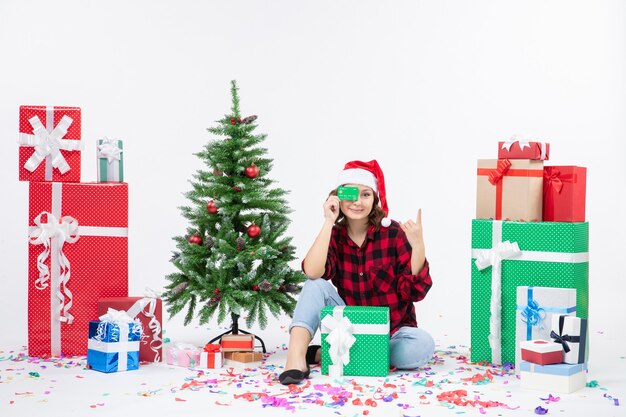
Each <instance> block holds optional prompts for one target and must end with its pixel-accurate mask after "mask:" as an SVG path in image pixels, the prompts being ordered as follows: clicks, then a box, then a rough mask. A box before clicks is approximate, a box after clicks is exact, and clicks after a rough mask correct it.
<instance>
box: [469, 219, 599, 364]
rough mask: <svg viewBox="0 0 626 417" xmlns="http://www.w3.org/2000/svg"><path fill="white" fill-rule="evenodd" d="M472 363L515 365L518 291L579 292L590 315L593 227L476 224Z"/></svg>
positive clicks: (582, 310) (579, 307)
mask: <svg viewBox="0 0 626 417" xmlns="http://www.w3.org/2000/svg"><path fill="white" fill-rule="evenodd" d="M471 268H472V284H471V304H472V308H471V360H472V361H473V362H480V361H487V362H490V363H493V364H503V363H507V362H511V363H513V362H515V325H516V309H517V302H516V297H517V287H518V286H534V287H555V288H575V289H576V315H577V316H578V317H581V318H587V315H588V311H589V223H587V222H582V223H558V222H510V221H495V220H478V219H474V220H472V266H471Z"/></svg>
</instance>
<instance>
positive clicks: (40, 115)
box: [18, 106, 82, 182]
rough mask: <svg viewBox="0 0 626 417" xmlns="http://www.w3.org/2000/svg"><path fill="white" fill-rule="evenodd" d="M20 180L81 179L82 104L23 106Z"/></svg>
mask: <svg viewBox="0 0 626 417" xmlns="http://www.w3.org/2000/svg"><path fill="white" fill-rule="evenodd" d="M19 123H20V126H19V135H18V142H19V180H20V181H56V182H80V157H81V147H82V145H81V141H80V139H81V133H80V130H81V117H80V108H79V107H60V106H20V115H19Z"/></svg>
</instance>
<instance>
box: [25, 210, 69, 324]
mask: <svg viewBox="0 0 626 417" xmlns="http://www.w3.org/2000/svg"><path fill="white" fill-rule="evenodd" d="M44 216H45V217H46V220H45V221H44V220H43V217H44ZM33 222H34V223H35V229H34V230H33V231H32V232H31V233H30V244H31V245H43V247H44V250H43V252H42V253H40V254H39V256H38V257H37V269H38V270H39V278H37V280H36V281H35V288H37V289H38V290H43V289H45V288H47V287H48V280H49V279H50V269H49V268H48V266H47V265H46V263H45V262H46V260H47V259H48V256H54V257H56V259H55V261H56V262H58V264H59V269H60V276H59V288H53V289H52V291H54V292H55V295H56V297H57V298H58V299H59V302H60V305H59V310H58V311H57V313H58V318H59V320H60V321H61V322H67V323H68V324H72V321H73V320H74V316H72V315H71V314H70V313H69V310H70V308H71V307H72V298H73V297H72V292H71V291H70V290H69V289H68V288H67V283H68V281H69V280H70V272H71V270H70V261H69V260H68V259H67V257H66V256H65V254H64V253H63V245H64V244H65V242H67V243H75V242H76V241H78V239H79V237H80V236H79V234H78V221H77V220H76V219H75V218H73V217H71V216H63V217H61V221H60V222H59V220H58V219H57V218H56V216H55V215H53V214H52V213H48V212H46V211H44V212H41V213H40V214H39V215H38V216H37V217H35V219H34V220H33ZM53 239H55V240H56V244H54V243H55V241H54V240H53ZM53 244H54V246H53ZM51 252H53V253H52V255H50V254H51ZM66 297H67V299H68V301H67V303H66V302H65V298H66Z"/></svg>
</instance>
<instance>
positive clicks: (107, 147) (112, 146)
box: [98, 137, 123, 164]
mask: <svg viewBox="0 0 626 417" xmlns="http://www.w3.org/2000/svg"><path fill="white" fill-rule="evenodd" d="M118 143H119V142H118V140H117V139H108V138H106V137H105V138H104V139H102V143H101V144H99V145H98V158H106V159H107V162H108V163H109V164H110V163H112V162H113V161H114V160H115V161H119V160H120V158H121V153H122V152H123V151H122V150H121V149H120V147H119V145H118Z"/></svg>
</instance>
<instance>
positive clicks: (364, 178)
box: [337, 159, 391, 227]
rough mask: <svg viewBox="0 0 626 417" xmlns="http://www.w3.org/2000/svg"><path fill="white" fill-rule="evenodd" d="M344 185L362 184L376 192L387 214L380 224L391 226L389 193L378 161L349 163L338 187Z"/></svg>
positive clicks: (340, 174)
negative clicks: (388, 206)
mask: <svg viewBox="0 0 626 417" xmlns="http://www.w3.org/2000/svg"><path fill="white" fill-rule="evenodd" d="M344 184H360V185H365V186H367V187H370V188H371V189H372V190H374V192H375V193H377V194H378V199H379V200H380V206H381V208H382V209H383V212H384V213H385V217H384V218H383V219H382V221H381V222H380V224H381V225H382V226H384V227H389V225H391V220H390V219H389V218H388V217H387V216H388V215H389V209H388V208H387V193H386V192H385V176H384V175H383V171H382V169H380V166H379V165H378V161H376V160H375V159H373V160H371V161H369V162H363V161H350V162H348V163H347V164H346V165H345V166H344V167H343V171H341V172H340V173H339V177H338V178H337V187H339V186H340V185H344Z"/></svg>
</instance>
